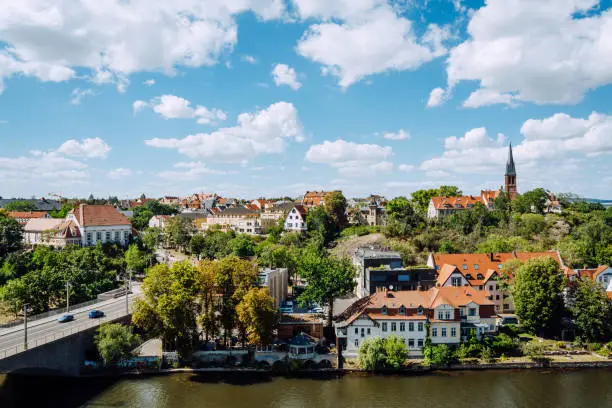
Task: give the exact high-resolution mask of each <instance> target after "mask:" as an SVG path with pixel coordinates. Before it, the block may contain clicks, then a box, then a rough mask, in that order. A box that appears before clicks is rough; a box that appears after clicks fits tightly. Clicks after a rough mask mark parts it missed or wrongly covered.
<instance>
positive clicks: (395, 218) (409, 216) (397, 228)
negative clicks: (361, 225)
mask: <svg viewBox="0 0 612 408" xmlns="http://www.w3.org/2000/svg"><path fill="white" fill-rule="evenodd" d="M386 209H387V217H388V222H387V234H388V235H390V236H400V237H405V236H408V235H409V234H410V233H411V232H412V231H413V230H414V229H415V228H417V227H418V226H419V224H420V223H421V222H422V218H421V216H419V214H418V213H417V212H416V211H415V209H414V207H413V205H412V204H411V203H410V201H408V199H407V198H406V197H397V198H394V199H393V200H391V201H389V202H388V203H387V206H386Z"/></svg>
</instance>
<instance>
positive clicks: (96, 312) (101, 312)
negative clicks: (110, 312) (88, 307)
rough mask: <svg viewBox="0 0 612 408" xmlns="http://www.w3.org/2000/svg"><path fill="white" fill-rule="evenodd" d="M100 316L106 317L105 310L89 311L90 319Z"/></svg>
mask: <svg viewBox="0 0 612 408" xmlns="http://www.w3.org/2000/svg"><path fill="white" fill-rule="evenodd" d="M99 317H104V312H103V311H101V310H96V309H94V310H92V311H90V312H89V318H90V319H97V318H99Z"/></svg>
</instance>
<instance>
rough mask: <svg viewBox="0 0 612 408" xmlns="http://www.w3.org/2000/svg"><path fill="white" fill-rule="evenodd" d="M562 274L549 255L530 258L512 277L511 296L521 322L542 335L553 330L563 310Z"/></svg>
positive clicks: (556, 329) (563, 284)
mask: <svg viewBox="0 0 612 408" xmlns="http://www.w3.org/2000/svg"><path fill="white" fill-rule="evenodd" d="M564 287H565V282H564V277H563V274H562V273H561V270H560V269H559V265H558V264H557V262H556V261H555V260H554V259H552V258H548V257H545V258H536V259H530V260H529V261H527V262H526V263H524V264H523V265H521V266H520V267H519V268H518V269H517V271H516V275H515V276H514V282H513V285H512V297H513V298H514V305H515V307H516V313H517V315H518V316H519V318H520V320H521V325H522V326H523V327H525V328H526V329H527V330H529V331H531V332H535V333H538V334H544V335H552V334H555V333H557V331H558V329H559V324H560V319H561V314H562V312H563V297H562V291H563V288H564Z"/></svg>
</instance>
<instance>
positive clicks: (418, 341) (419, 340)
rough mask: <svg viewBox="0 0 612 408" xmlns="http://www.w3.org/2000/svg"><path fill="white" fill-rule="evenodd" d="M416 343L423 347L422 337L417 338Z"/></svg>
mask: <svg viewBox="0 0 612 408" xmlns="http://www.w3.org/2000/svg"><path fill="white" fill-rule="evenodd" d="M417 345H418V346H419V347H423V339H418V340H417Z"/></svg>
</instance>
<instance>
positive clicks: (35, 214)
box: [7, 211, 47, 219]
mask: <svg viewBox="0 0 612 408" xmlns="http://www.w3.org/2000/svg"><path fill="white" fill-rule="evenodd" d="M7 214H8V216H9V217H10V218H24V219H31V218H44V217H45V216H46V215H47V213H46V212H44V211H9V212H8V213H7Z"/></svg>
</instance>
